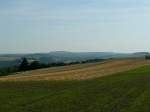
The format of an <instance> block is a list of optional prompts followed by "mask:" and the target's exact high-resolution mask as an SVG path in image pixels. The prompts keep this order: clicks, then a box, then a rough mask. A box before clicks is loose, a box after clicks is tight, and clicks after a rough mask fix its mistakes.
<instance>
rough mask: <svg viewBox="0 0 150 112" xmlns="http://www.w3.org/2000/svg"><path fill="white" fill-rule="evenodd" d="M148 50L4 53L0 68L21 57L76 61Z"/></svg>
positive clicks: (134, 55)
mask: <svg viewBox="0 0 150 112" xmlns="http://www.w3.org/2000/svg"><path fill="white" fill-rule="evenodd" d="M145 55H149V53H148V52H137V53H114V52H66V51H54V52H50V53H35V54H4V55H0V68H2V67H11V66H18V65H19V64H20V62H21V58H22V57H26V58H28V59H29V60H38V61H39V62H40V63H43V64H48V63H58V62H65V63H68V62H76V61H85V60H89V59H110V58H113V59H118V58H144V57H145Z"/></svg>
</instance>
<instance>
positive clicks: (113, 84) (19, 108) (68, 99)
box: [0, 61, 150, 112]
mask: <svg viewBox="0 0 150 112" xmlns="http://www.w3.org/2000/svg"><path fill="white" fill-rule="evenodd" d="M111 63H112V62H111ZM117 63H120V62H117ZM124 63H125V62H124ZM136 63H138V65H140V66H142V67H140V68H136V69H134V70H130V71H125V72H120V73H117V74H114V75H111V76H106V77H101V78H96V79H90V80H80V81H79V80H78V81H77V80H76V81H75V80H74V81H31V80H30V81H11V80H9V81H0V88H1V89H0V100H1V101H0V112H149V111H150V106H149V104H150V94H149V93H150V75H149V74H150V65H146V66H144V65H142V64H147V63H145V62H144V63H143V62H136ZM124 65H127V66H128V67H131V66H129V65H135V61H132V62H131V61H129V62H127V63H126V64H123V63H122V64H117V65H116V66H117V67H120V66H124ZM92 66H93V65H92ZM95 66H96V65H95ZM114 66H115V65H113V66H109V67H110V68H113V67H114ZM116 66H115V67H116ZM85 67H87V68H88V67H91V65H84V66H82V67H81V66H80V67H79V68H85ZM136 67H137V66H136ZM138 67H139V66H138ZM67 69H69V70H74V69H78V68H76V67H74V66H72V67H71V68H65V70H67ZM99 69H100V68H99ZM91 70H94V69H91ZM47 71H48V72H50V71H51V72H57V71H63V72H64V68H61V69H59V70H58V69H56V68H53V69H52V70H50V71H49V70H48V69H47V70H43V71H42V72H46V73H47ZM106 72H109V71H107V69H106ZM36 73H38V72H36ZM25 74H26V73H25ZM35 75H36V74H35ZM15 77H16V76H15ZM78 78H79V77H78Z"/></svg>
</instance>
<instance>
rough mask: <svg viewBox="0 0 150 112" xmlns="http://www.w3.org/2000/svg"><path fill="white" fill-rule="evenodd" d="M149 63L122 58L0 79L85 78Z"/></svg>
mask: <svg viewBox="0 0 150 112" xmlns="http://www.w3.org/2000/svg"><path fill="white" fill-rule="evenodd" d="M145 65H150V61H149V60H144V59H143V60H142V59H141V60H140V59H124V60H109V61H105V62H102V63H100V62H98V63H90V64H77V65H71V66H63V67H53V68H47V69H39V70H33V71H27V72H20V73H16V74H14V75H10V76H4V77H1V78H0V81H40V80H85V79H92V78H97V77H103V76H107V75H112V74H116V73H119V72H123V71H128V70H131V69H135V68H138V67H141V66H145Z"/></svg>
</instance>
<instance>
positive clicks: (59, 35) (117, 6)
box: [0, 0, 150, 54]
mask: <svg viewBox="0 0 150 112" xmlns="http://www.w3.org/2000/svg"><path fill="white" fill-rule="evenodd" d="M149 12H150V1H148V0H142V1H141V0H132V1H130V0H122V1H120V0H55V1H54V0H0V54H6V53H7V54H14V53H41V52H42V53H47V52H50V51H71V52H149V51H150V44H149V43H150V38H149V37H150V31H149V29H150V21H149V20H150V13H149Z"/></svg>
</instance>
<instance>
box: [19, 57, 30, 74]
mask: <svg viewBox="0 0 150 112" xmlns="http://www.w3.org/2000/svg"><path fill="white" fill-rule="evenodd" d="M28 65H29V63H28V60H27V59H26V58H22V62H21V64H20V67H19V70H20V71H25V70H28Z"/></svg>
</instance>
